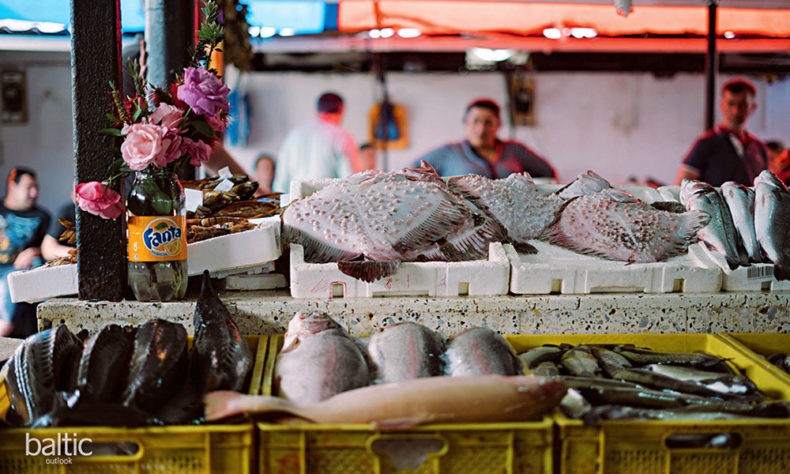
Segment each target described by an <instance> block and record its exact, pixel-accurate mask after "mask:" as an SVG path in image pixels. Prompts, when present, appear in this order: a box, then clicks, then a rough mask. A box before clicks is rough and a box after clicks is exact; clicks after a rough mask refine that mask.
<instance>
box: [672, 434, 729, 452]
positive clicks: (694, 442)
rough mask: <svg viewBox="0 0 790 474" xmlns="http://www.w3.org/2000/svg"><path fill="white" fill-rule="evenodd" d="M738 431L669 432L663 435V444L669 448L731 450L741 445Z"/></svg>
mask: <svg viewBox="0 0 790 474" xmlns="http://www.w3.org/2000/svg"><path fill="white" fill-rule="evenodd" d="M742 444H743V437H742V436H741V435H740V433H732V432H725V433H689V432H685V433H684V432H676V433H669V434H667V435H666V436H665V437H664V446H665V447H666V448H667V449H669V450H682V449H694V450H699V449H707V450H717V451H721V450H725V451H733V450H736V449H738V448H740V447H741V445H742Z"/></svg>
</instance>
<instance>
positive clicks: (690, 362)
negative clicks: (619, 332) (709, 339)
mask: <svg viewBox="0 0 790 474" xmlns="http://www.w3.org/2000/svg"><path fill="white" fill-rule="evenodd" d="M612 350H614V351H615V352H617V353H618V354H620V355H621V356H623V357H625V358H626V359H628V360H630V361H631V362H633V363H634V364H637V365H647V364H673V365H685V366H689V367H704V368H712V367H715V366H717V365H719V364H720V363H721V361H722V360H721V359H719V358H718V357H716V356H712V355H710V354H704V353H702V352H697V353H694V354H684V353H678V352H656V351H651V350H650V349H641V348H638V347H633V346H630V345H619V346H615V347H613V348H612Z"/></svg>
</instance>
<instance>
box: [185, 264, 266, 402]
mask: <svg viewBox="0 0 790 474" xmlns="http://www.w3.org/2000/svg"><path fill="white" fill-rule="evenodd" d="M194 327H195V338H194V340H193V343H192V353H191V364H190V365H191V374H192V383H193V385H194V386H195V388H196V390H197V391H198V392H199V393H205V392H207V391H210V390H237V391H241V390H243V389H244V385H245V384H246V382H247V375H248V374H249V372H250V369H251V368H252V362H253V360H252V354H251V352H250V346H249V345H248V344H247V341H246V340H245V339H244V337H242V335H241V332H240V331H239V328H238V327H237V326H236V323H235V322H234V321H233V318H231V316H230V312H229V311H228V308H227V307H226V306H225V304H223V303H222V301H221V300H220V299H219V297H218V296H217V293H216V292H215V291H214V288H213V287H212V286H211V278H210V276H209V272H208V270H206V271H204V272H203V284H202V286H201V289H200V296H199V297H198V300H197V304H196V305H195V315H194Z"/></svg>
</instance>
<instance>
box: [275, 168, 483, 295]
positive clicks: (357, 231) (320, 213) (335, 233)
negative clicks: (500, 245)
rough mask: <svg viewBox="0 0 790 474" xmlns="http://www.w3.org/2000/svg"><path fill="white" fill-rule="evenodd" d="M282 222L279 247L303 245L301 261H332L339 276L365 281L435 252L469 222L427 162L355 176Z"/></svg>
mask: <svg viewBox="0 0 790 474" xmlns="http://www.w3.org/2000/svg"><path fill="white" fill-rule="evenodd" d="M281 219H282V224H283V239H284V241H285V242H291V243H299V244H302V245H303V246H304V247H305V259H306V260H307V261H310V262H315V263H326V262H339V263H338V268H339V269H340V271H342V272H343V273H346V274H347V275H350V276H353V277H355V278H358V279H361V280H363V281H367V282H372V281H375V280H377V279H380V278H383V277H385V276H388V275H391V274H393V273H395V272H396V271H397V269H398V266H399V265H400V262H401V261H412V260H415V259H418V258H419V257H420V256H421V255H423V253H425V252H435V251H436V249H437V247H441V245H443V244H444V243H446V241H447V237H448V236H450V235H451V234H453V233H454V232H456V231H459V230H462V229H463V228H464V226H469V225H471V222H472V220H471V213H470V211H469V209H468V208H467V206H466V204H465V203H464V202H463V200H462V199H461V198H459V197H458V196H456V195H455V194H453V193H452V192H451V191H450V190H449V189H448V188H447V186H446V185H445V184H444V182H443V181H442V180H441V178H440V177H439V175H438V174H436V171H435V170H433V168H431V167H430V165H428V164H427V163H425V166H423V167H418V168H407V169H404V170H402V171H398V172H388V173H382V172H376V171H366V172H362V173H357V174H355V175H352V176H350V177H348V178H346V179H342V180H339V181H338V182H336V183H334V184H331V185H329V186H327V187H325V188H323V189H321V190H319V191H318V192H316V193H315V194H313V195H311V196H309V197H307V198H304V199H299V200H297V201H294V202H292V203H291V204H290V205H289V206H288V207H287V208H286V209H285V211H284V212H283V214H282V217H281ZM448 254H450V255H451V256H454V257H456V258H462V259H465V260H473V259H474V258H475V256H473V255H466V254H464V253H463V252H448ZM360 259H366V260H362V261H359V260H360Z"/></svg>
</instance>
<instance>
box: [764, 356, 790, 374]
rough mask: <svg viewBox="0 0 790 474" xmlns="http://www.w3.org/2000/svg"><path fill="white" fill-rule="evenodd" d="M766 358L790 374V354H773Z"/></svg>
mask: <svg viewBox="0 0 790 474" xmlns="http://www.w3.org/2000/svg"><path fill="white" fill-rule="evenodd" d="M766 359H768V362H770V363H772V364H773V365H775V366H777V367H779V368H780V369H782V370H783V371H785V372H787V373H788V374H790V355H787V354H771V355H770V356H768V357H766Z"/></svg>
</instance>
